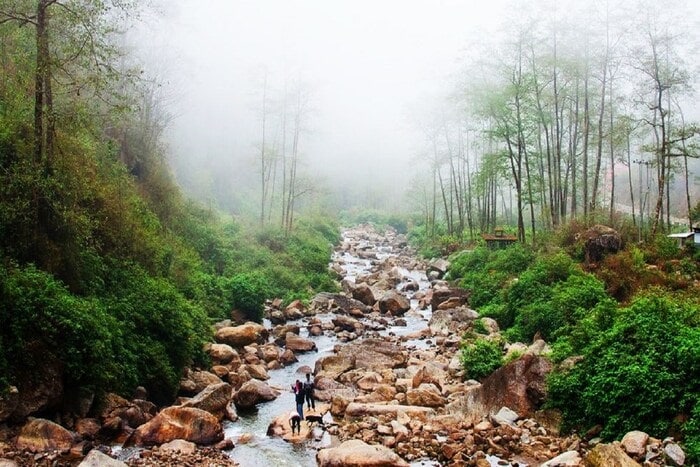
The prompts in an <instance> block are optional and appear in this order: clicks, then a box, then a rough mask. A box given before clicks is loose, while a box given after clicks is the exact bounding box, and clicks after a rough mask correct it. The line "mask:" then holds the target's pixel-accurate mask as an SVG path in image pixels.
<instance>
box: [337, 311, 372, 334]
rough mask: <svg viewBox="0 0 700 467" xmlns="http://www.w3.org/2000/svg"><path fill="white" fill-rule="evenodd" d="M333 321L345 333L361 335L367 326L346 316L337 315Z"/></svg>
mask: <svg viewBox="0 0 700 467" xmlns="http://www.w3.org/2000/svg"><path fill="white" fill-rule="evenodd" d="M332 321H333V324H334V325H335V326H336V327H338V328H340V329H342V330H343V331H349V332H356V333H358V334H361V333H362V332H363V331H364V329H365V326H364V325H363V324H362V323H360V322H359V321H358V320H356V319H355V318H352V317H350V316H346V315H336V316H335V317H334V318H333V319H332Z"/></svg>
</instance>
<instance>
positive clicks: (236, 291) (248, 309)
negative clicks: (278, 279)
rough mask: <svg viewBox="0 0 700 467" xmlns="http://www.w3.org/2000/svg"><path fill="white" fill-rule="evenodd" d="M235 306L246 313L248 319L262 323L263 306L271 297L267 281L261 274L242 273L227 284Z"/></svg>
mask: <svg viewBox="0 0 700 467" xmlns="http://www.w3.org/2000/svg"><path fill="white" fill-rule="evenodd" d="M227 287H228V289H229V293H230V294H231V302H232V303H233V306H234V307H235V308H236V309H238V310H240V311H242V312H243V313H245V315H246V316H247V317H248V319H250V320H252V321H257V322H261V321H262V314H263V304H264V303H265V299H266V298H268V297H270V291H269V288H268V286H267V279H266V278H265V277H264V276H262V275H261V274H260V273H255V272H251V273H241V274H236V275H235V276H233V277H232V278H231V279H230V281H229V282H228V284H227Z"/></svg>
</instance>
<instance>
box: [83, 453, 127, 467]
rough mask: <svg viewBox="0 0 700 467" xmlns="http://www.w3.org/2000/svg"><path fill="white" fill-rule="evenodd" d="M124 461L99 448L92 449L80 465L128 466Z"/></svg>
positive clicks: (102, 466) (91, 466)
mask: <svg viewBox="0 0 700 467" xmlns="http://www.w3.org/2000/svg"><path fill="white" fill-rule="evenodd" d="M126 466H127V464H125V463H124V462H122V461H120V460H117V459H114V458H112V457H110V456H108V455H107V454H105V453H103V452H102V451H100V450H98V449H93V450H91V451H90V452H89V453H88V455H87V456H85V459H83V461H82V462H81V463H80V464H78V467H126Z"/></svg>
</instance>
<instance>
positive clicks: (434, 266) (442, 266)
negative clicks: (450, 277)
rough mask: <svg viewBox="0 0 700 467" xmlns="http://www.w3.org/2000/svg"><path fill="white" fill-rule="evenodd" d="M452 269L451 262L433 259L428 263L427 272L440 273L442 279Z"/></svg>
mask: <svg viewBox="0 0 700 467" xmlns="http://www.w3.org/2000/svg"><path fill="white" fill-rule="evenodd" d="M448 269H450V262H449V261H447V260H446V259H444V258H433V259H431V260H430V262H429V263H428V268H427V270H426V272H431V271H435V272H437V273H438V277H439V278H442V277H443V276H444V275H445V274H446V273H447V271H448Z"/></svg>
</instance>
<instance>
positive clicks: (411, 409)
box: [334, 401, 435, 420]
mask: <svg viewBox="0 0 700 467" xmlns="http://www.w3.org/2000/svg"><path fill="white" fill-rule="evenodd" d="M334 402H335V401H334ZM434 413H435V410H434V409H432V408H430V407H419V406H414V405H399V404H363V403H359V402H350V403H349V404H348V405H347V406H346V407H345V418H349V419H353V418H363V417H367V416H372V417H378V416H381V415H389V416H390V417H391V418H396V417H397V416H398V415H399V414H405V415H407V416H408V417H410V418H411V419H418V420H426V419H427V417H429V416H431V415H433V414H434Z"/></svg>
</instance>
